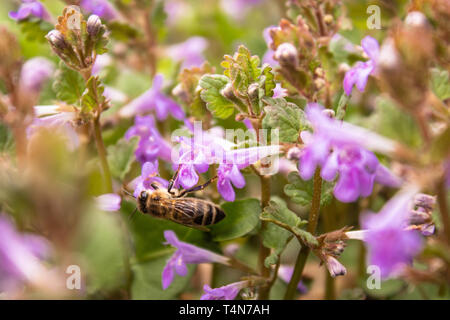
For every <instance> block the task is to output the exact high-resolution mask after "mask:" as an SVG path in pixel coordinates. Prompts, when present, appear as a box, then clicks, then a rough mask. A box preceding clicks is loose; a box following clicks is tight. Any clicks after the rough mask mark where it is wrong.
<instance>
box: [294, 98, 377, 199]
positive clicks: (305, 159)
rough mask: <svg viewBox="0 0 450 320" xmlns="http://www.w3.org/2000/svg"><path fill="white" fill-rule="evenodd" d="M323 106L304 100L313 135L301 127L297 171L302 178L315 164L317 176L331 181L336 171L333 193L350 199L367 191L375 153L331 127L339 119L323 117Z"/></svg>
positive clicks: (309, 175) (308, 175)
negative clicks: (300, 146)
mask: <svg viewBox="0 0 450 320" xmlns="http://www.w3.org/2000/svg"><path fill="white" fill-rule="evenodd" d="M322 110H323V108H322V107H321V106H319V105H317V104H308V106H307V108H306V114H307V116H308V119H309V121H310V122H311V124H312V126H313V128H314V135H311V134H310V133H309V132H306V131H303V132H302V133H301V137H302V139H303V141H304V142H305V143H306V147H305V148H304V149H303V150H302V154H301V156H300V162H299V173H300V176H301V177H302V179H303V180H309V179H311V178H312V176H313V174H314V171H315V169H316V167H317V166H320V167H321V174H320V175H321V177H322V178H323V179H324V180H326V181H332V180H334V179H335V177H336V175H337V174H339V178H338V181H337V184H336V186H335V188H334V195H335V196H336V198H337V199H338V200H340V201H342V202H352V201H355V200H356V199H358V197H359V196H360V195H361V196H363V197H367V196H369V195H370V194H371V192H372V188H373V183H374V180H375V174H376V170H377V167H378V159H377V158H376V156H375V155H374V154H373V153H372V152H370V151H367V150H365V149H364V148H362V147H361V146H360V145H359V144H358V143H355V141H352V140H351V139H342V138H343V137H341V136H339V135H336V132H335V131H333V128H334V127H336V126H339V123H338V122H337V121H336V120H334V119H331V118H329V117H327V116H326V115H325V114H324V113H323V112H322Z"/></svg>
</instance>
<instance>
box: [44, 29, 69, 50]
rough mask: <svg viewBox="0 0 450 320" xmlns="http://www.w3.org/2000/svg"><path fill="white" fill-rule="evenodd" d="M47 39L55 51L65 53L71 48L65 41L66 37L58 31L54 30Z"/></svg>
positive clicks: (48, 34)
mask: <svg viewBox="0 0 450 320" xmlns="http://www.w3.org/2000/svg"><path fill="white" fill-rule="evenodd" d="M45 38H46V39H47V40H48V42H50V45H51V46H52V47H53V50H55V51H64V50H65V49H67V48H68V47H69V44H68V43H67V42H66V40H65V39H64V36H63V34H62V33H61V32H59V31H58V30H52V31H50V32H49V33H47V35H46V36H45Z"/></svg>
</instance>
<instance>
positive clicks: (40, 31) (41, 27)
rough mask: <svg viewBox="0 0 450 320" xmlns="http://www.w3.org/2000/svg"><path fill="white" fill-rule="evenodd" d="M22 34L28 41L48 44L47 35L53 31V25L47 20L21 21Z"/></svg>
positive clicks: (32, 19) (30, 19)
mask: <svg viewBox="0 0 450 320" xmlns="http://www.w3.org/2000/svg"><path fill="white" fill-rule="evenodd" d="M18 24H19V26H20V32H21V34H23V35H25V37H26V39H27V40H28V41H39V42H46V39H45V35H46V34H47V33H49V32H50V30H52V29H53V25H52V24H51V23H50V22H48V21H45V20H41V19H35V18H29V19H25V20H22V21H19V23H18Z"/></svg>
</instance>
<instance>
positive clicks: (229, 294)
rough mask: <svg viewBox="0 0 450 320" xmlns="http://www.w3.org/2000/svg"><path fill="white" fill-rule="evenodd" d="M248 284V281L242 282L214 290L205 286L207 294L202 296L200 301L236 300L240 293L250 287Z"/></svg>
mask: <svg viewBox="0 0 450 320" xmlns="http://www.w3.org/2000/svg"><path fill="white" fill-rule="evenodd" d="M248 284H249V282H248V281H240V282H234V283H231V284H229V285H226V286H223V287H220V288H214V289H212V288H211V287H210V286H208V285H207V284H205V286H204V287H203V290H204V291H205V293H204V294H203V295H202V297H201V298H200V300H234V299H235V298H236V296H237V295H238V293H239V291H241V290H242V289H243V288H246V287H248Z"/></svg>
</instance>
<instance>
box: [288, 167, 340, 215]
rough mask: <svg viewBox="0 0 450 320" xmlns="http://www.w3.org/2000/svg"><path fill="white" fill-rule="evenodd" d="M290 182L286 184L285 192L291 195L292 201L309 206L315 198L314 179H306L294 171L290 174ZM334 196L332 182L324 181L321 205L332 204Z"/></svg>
mask: <svg viewBox="0 0 450 320" xmlns="http://www.w3.org/2000/svg"><path fill="white" fill-rule="evenodd" d="M288 181H289V183H288V184H286V185H285V186H284V193H285V194H286V195H287V196H289V197H290V198H291V200H292V202H294V203H297V204H299V205H301V206H304V207H308V206H310V205H311V202H312V198H313V191H314V190H313V181H312V179H311V180H308V181H304V180H302V179H301V178H300V176H299V175H298V172H296V171H293V172H291V173H289V175H288ZM332 199H333V196H332V184H331V183H329V182H326V181H324V182H323V183H322V195H321V198H320V206H321V207H325V206H327V205H329V204H330V202H331V200H332Z"/></svg>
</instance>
